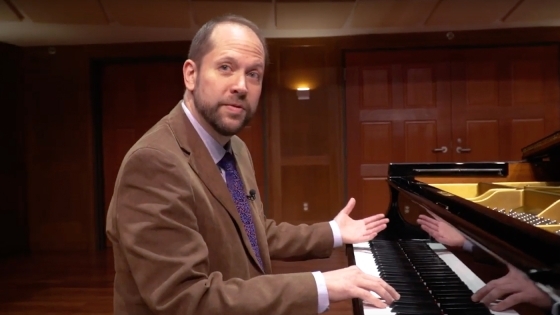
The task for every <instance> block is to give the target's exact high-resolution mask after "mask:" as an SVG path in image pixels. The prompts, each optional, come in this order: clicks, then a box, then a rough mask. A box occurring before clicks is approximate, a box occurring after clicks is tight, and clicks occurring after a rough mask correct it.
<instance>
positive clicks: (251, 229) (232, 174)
mask: <svg viewBox="0 0 560 315" xmlns="http://www.w3.org/2000/svg"><path fill="white" fill-rule="evenodd" d="M218 166H219V167H221V168H222V169H224V170H225V171H226V182H227V186H228V189H229V192H230V193H231V196H232V197H233V201H234V202H235V206H236V207H237V211H238V212H239V216H240V217H241V221H243V225H244V226H245V232H246V233H247V237H249V241H250V242H251V246H252V247H253V250H254V251H255V255H256V256H257V260H258V261H259V264H260V266H261V267H262V266H263V263H262V259H261V255H260V251H259V244H258V243H257V235H256V233H255V225H254V224H253V217H252V215H251V208H250V207H249V202H247V194H246V193H245V187H244V185H243V181H242V180H241V177H239V173H238V172H237V168H236V167H235V158H234V157H233V155H232V154H231V153H229V152H226V155H224V157H223V158H222V159H221V160H220V162H218Z"/></svg>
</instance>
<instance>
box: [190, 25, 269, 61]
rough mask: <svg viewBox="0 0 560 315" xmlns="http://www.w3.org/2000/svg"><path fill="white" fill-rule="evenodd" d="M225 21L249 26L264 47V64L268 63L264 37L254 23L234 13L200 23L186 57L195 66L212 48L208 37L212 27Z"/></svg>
mask: <svg viewBox="0 0 560 315" xmlns="http://www.w3.org/2000/svg"><path fill="white" fill-rule="evenodd" d="M226 23H231V24H238V25H242V26H246V27H248V28H250V29H251V30H252V31H253V32H254V33H255V34H256V35H257V37H258V38H259V40H260V41H261V44H262V46H263V49H264V58H265V64H268V48H267V46H266V39H265V38H264V36H263V34H262V32H261V30H260V29H259V27H258V26H257V25H256V24H255V23H253V22H251V21H249V20H248V19H246V18H244V17H242V16H239V15H235V14H226V15H222V16H218V17H215V18H213V19H211V20H210V21H208V22H206V23H205V24H204V25H202V27H201V28H200V29H199V30H198V32H196V34H195V36H194V38H193V39H192V41H191V46H190V48H189V55H188V58H189V59H191V60H193V61H194V62H195V63H196V64H197V66H198V67H200V65H201V64H202V58H204V56H205V55H206V54H208V52H210V50H212V49H213V48H214V43H213V42H212V40H211V39H210V37H211V36H212V33H213V32H214V28H216V26H218V25H220V24H226Z"/></svg>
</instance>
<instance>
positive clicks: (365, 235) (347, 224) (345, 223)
mask: <svg viewBox="0 0 560 315" xmlns="http://www.w3.org/2000/svg"><path fill="white" fill-rule="evenodd" d="M355 204H356V200H355V199H354V198H350V201H348V204H346V207H344V209H342V210H341V211H340V212H339V213H338V215H337V216H336V217H335V218H334V221H335V222H336V223H337V224H338V227H339V228H340V233H341V235H342V242H344V243H345V244H355V243H361V242H366V241H369V240H371V239H373V238H374V237H375V236H377V233H379V232H381V231H383V229H385V228H386V227H387V223H388V222H389V219H386V218H385V215H384V214H376V215H373V216H370V217H367V218H364V219H361V220H354V219H352V218H351V217H350V212H352V209H354V205H355Z"/></svg>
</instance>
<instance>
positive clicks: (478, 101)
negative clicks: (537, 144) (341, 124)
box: [345, 45, 560, 215]
mask: <svg viewBox="0 0 560 315" xmlns="http://www.w3.org/2000/svg"><path fill="white" fill-rule="evenodd" d="M558 57H559V56H558V47H557V45H545V46H536V47H523V46H519V47H495V48H471V49H468V48H465V49H446V48H442V49H437V50H431V51H430V50H422V51H415V50H397V51H365V52H364V51H362V52H348V53H346V55H345V58H346V67H347V72H348V73H349V75H348V77H347V81H346V104H347V113H348V115H347V117H346V128H347V138H346V141H347V145H348V147H347V148H348V149H347V154H348V164H347V172H348V174H347V175H348V191H349V193H350V194H354V195H357V196H359V197H360V198H361V199H363V200H366V201H367V202H371V204H367V205H365V207H366V208H367V210H364V209H363V208H361V211H362V212H361V215H366V214H370V213H377V212H385V211H386V210H387V208H388V203H387V201H388V200H389V196H388V189H387V188H386V187H385V185H386V184H384V183H383V179H384V178H386V176H387V173H381V172H379V173H373V172H371V170H374V169H375V170H378V171H381V170H384V169H383V168H382V167H381V165H386V164H387V163H390V162H421V163H425V162H438V161H439V162H441V161H449V162H478V161H504V160H505V161H509V160H519V159H520V158H521V151H520V150H521V148H522V147H523V146H525V145H527V144H529V143H531V142H533V141H535V140H537V139H539V138H541V137H543V136H545V135H547V134H549V133H551V132H553V131H554V130H557V129H558V128H559V127H560V117H559V114H558V113H559V109H560V93H559V92H558V86H559V83H560V80H559V79H558ZM442 147H446V148H447V152H442V151H438V150H437V149H440V148H442ZM434 149H435V150H434ZM364 170H366V171H368V173H365V172H364Z"/></svg>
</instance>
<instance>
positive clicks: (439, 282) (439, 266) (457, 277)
mask: <svg viewBox="0 0 560 315" xmlns="http://www.w3.org/2000/svg"><path fill="white" fill-rule="evenodd" d="M373 243H375V244H377V245H375V246H376V253H375V254H373V252H372V250H371V247H370V243H368V242H363V243H358V244H353V248H354V251H353V252H354V259H355V261H356V266H358V267H359V268H360V269H361V270H362V271H363V272H364V273H367V274H369V275H372V276H378V277H381V278H383V279H384V280H386V282H388V283H389V284H394V285H395V287H394V288H395V289H396V290H397V291H398V292H399V293H400V297H401V298H400V299H399V300H398V301H396V302H395V303H392V304H390V305H388V306H387V307H384V308H379V307H378V306H376V305H372V304H371V303H368V302H367V301H363V306H364V307H363V310H364V315H389V314H391V315H398V314H428V315H429V314H445V313H448V314H468V315H483V314H486V315H490V314H492V315H512V314H515V315H517V312H515V311H513V310H508V311H494V310H491V309H488V308H487V307H486V306H485V305H483V304H480V303H475V302H473V301H472V294H473V292H476V291H477V290H478V289H480V288H482V287H483V286H484V282H483V281H482V280H480V278H478V277H477V276H476V275H475V274H474V273H473V272H472V271H471V270H470V269H469V268H468V267H467V266H466V265H464V264H463V263H462V262H461V261H460V260H459V259H458V258H457V257H456V256H455V255H453V254H452V253H450V252H449V251H446V250H441V247H442V246H441V244H429V246H425V245H424V246H422V244H421V242H416V243H417V244H415V242H414V241H413V242H408V243H407V241H404V243H403V244H401V245H400V246H397V247H402V248H403V251H404V250H406V252H407V253H408V255H409V257H408V259H411V260H412V261H414V264H413V265H415V267H414V268H415V269H414V271H412V270H411V269H410V267H412V265H410V266H407V263H411V261H408V262H407V261H401V260H400V258H399V257H400V254H399V253H398V250H397V251H395V248H394V244H392V242H390V241H383V240H381V241H377V240H374V241H373ZM393 243H394V242H393ZM409 243H410V244H409ZM424 244H425V243H424ZM434 245H435V246H434ZM432 248H437V249H438V250H437V251H433V250H432ZM395 255H396V256H395ZM417 273H418V275H419V274H422V277H423V279H424V280H423V281H425V282H423V281H420V282H418V281H417V280H419V277H420V276H417V277H416V278H415V274H417ZM428 285H429V286H430V290H431V292H428V291H427V286H428ZM371 294H372V295H374V296H376V297H378V295H376V294H375V293H371ZM436 300H437V301H436Z"/></svg>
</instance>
